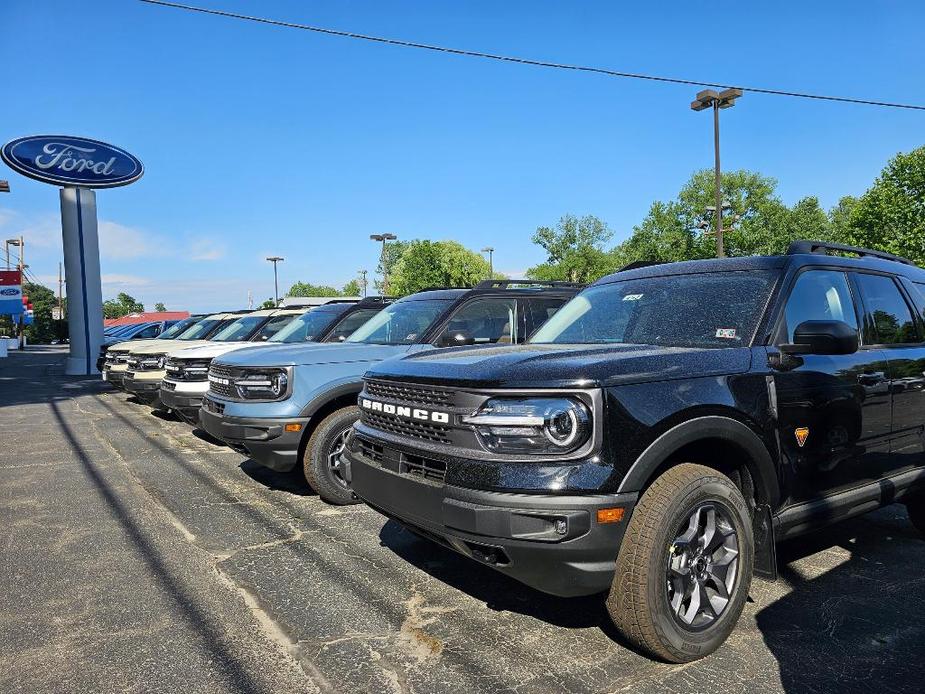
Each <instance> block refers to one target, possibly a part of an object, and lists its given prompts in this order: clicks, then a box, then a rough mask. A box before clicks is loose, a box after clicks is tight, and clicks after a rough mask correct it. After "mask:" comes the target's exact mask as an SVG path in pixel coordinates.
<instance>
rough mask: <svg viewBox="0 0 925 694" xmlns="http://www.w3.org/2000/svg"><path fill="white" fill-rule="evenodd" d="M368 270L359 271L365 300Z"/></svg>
mask: <svg viewBox="0 0 925 694" xmlns="http://www.w3.org/2000/svg"><path fill="white" fill-rule="evenodd" d="M366 272H367V271H366V270H357V273H359V275H360V281H361V282H362V283H363V298H364V299H365V298H366Z"/></svg>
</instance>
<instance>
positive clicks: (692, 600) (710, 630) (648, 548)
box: [607, 463, 754, 663]
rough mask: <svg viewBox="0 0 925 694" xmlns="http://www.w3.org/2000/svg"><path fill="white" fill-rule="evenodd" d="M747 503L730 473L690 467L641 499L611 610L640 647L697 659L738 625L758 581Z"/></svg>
mask: <svg viewBox="0 0 925 694" xmlns="http://www.w3.org/2000/svg"><path fill="white" fill-rule="evenodd" d="M753 561H754V540H753V537H752V523H751V517H750V514H749V511H748V506H747V504H746V502H745V499H744V498H743V497H742V494H741V492H740V491H739V489H738V488H737V487H736V486H735V484H733V483H732V481H731V480H730V479H729V478H728V477H726V476H725V475H722V474H720V473H719V472H717V471H716V470H713V469H711V468H707V467H704V466H702V465H693V464H690V463H684V464H681V465H678V466H676V467H673V468H670V469H669V470H667V471H666V472H664V473H663V474H662V475H661V476H659V477H658V478H657V479H656V480H655V482H653V483H652V486H650V487H649V488H648V489H647V490H646V492H645V493H644V494H643V495H642V498H641V499H640V501H639V504H638V505H637V507H636V509H635V511H634V512H633V515H632V518H631V519H630V522H629V526H628V527H627V529H626V535H625V537H624V539H623V543H622V545H621V547H620V552H619V554H618V556H617V565H616V573H615V576H614V582H613V586H612V587H611V590H610V595H609V596H608V597H607V611H608V612H609V613H610V617H611V619H612V620H613V622H614V624H615V625H616V627H617V628H618V629H619V630H620V631H621V633H622V634H623V635H624V636H625V637H626V638H627V639H628V640H629V641H630V642H631V643H632V644H633V645H634V646H636V647H637V648H639V649H640V650H642V651H645V652H647V653H649V654H650V655H653V656H655V657H657V658H660V659H662V660H665V661H668V662H672V663H685V662H690V661H692V660H697V659H698V658H702V657H704V656H706V655H709V654H710V653H712V652H713V651H715V650H716V649H717V648H719V647H720V645H722V643H723V642H724V641H725V640H726V638H727V637H728V636H729V634H730V633H731V632H732V630H733V628H735V625H736V622H737V621H738V619H739V616H740V615H741V614H742V609H743V607H744V606H745V600H746V598H747V597H748V589H749V587H750V585H751V580H752V564H753Z"/></svg>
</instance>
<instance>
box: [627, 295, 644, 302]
mask: <svg viewBox="0 0 925 694" xmlns="http://www.w3.org/2000/svg"><path fill="white" fill-rule="evenodd" d="M642 297H643V295H642V294H627V295H626V296H624V297H623V301H639V300H640V299H641V298H642Z"/></svg>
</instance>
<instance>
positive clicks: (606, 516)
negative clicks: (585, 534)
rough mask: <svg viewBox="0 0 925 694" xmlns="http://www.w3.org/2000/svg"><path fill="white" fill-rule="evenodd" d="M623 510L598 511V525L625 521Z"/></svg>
mask: <svg viewBox="0 0 925 694" xmlns="http://www.w3.org/2000/svg"><path fill="white" fill-rule="evenodd" d="M624 510H625V509H622V508H599V509H598V510H597V522H598V523H619V522H620V521H621V520H623V512H624Z"/></svg>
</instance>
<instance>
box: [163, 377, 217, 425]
mask: <svg viewBox="0 0 925 694" xmlns="http://www.w3.org/2000/svg"><path fill="white" fill-rule="evenodd" d="M191 385H193V384H191V383H176V382H174V381H168V380H163V381H161V385H160V398H161V403H163V405H164V407H166V408H167V409H168V410H173V411H174V412H176V413H177V414H179V415H180V416H181V417H182V418H183V419H185V420H186V421H187V422H189V423H190V424H194V425H196V424H199V408H200V407H202V398H203V396H204V395H205V392H206V390H208V387H209V385H208V382H205V383H203V384H202V388H201V389H200V390H198V391H197V390H193V389H190V388H186V386H191Z"/></svg>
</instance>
